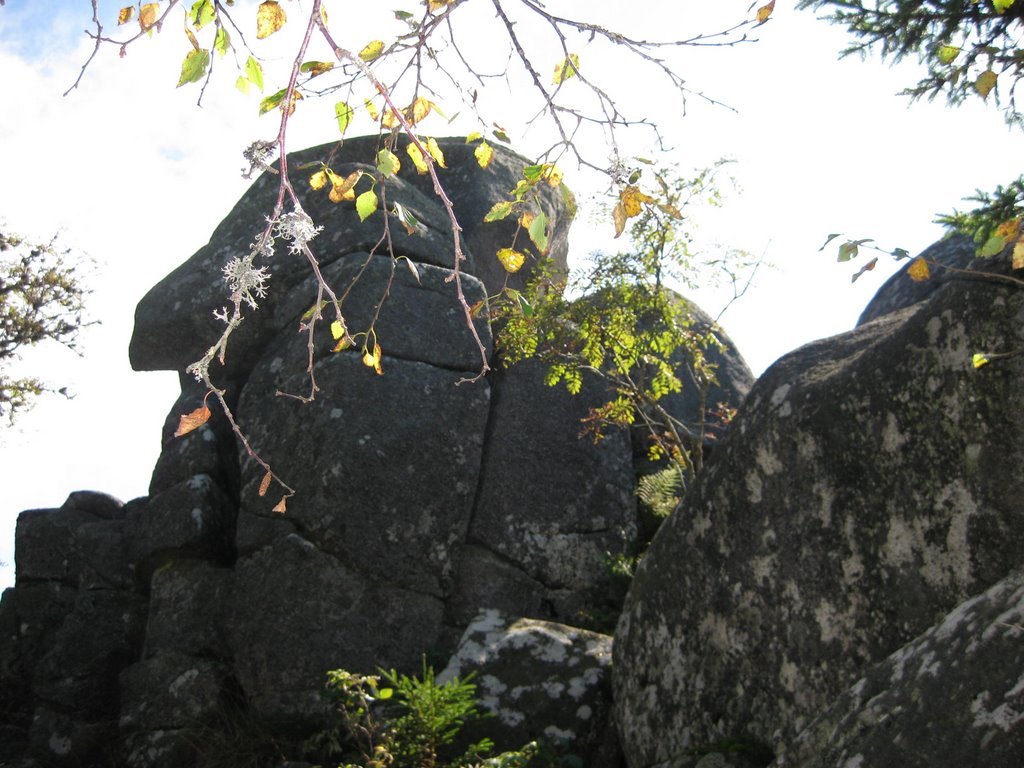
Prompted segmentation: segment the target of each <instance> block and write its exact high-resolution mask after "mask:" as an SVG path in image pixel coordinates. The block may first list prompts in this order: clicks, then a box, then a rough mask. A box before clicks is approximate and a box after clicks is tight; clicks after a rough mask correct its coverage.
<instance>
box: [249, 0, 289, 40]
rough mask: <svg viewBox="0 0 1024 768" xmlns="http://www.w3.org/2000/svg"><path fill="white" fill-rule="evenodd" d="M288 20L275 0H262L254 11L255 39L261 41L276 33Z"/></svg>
mask: <svg viewBox="0 0 1024 768" xmlns="http://www.w3.org/2000/svg"><path fill="white" fill-rule="evenodd" d="M287 20H288V17H287V16H285V13H284V8H282V7H281V4H280V3H278V2H277V0H263V2H262V3H260V8H259V10H258V11H256V39H258V40H262V39H263V38H265V37H270V36H271V35H272V34H274V33H275V32H277V30H279V29H280V28H281V27H283V26H284V23H285V22H286V21H287Z"/></svg>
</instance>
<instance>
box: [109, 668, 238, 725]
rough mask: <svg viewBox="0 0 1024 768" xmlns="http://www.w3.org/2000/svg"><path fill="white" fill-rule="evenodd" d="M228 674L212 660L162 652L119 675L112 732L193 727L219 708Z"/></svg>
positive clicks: (222, 704)
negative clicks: (117, 716)
mask: <svg viewBox="0 0 1024 768" xmlns="http://www.w3.org/2000/svg"><path fill="white" fill-rule="evenodd" d="M228 678H229V673H228V669H227V667H226V666H225V665H224V664H222V663H220V662H216V661H210V660H208V659H197V658H194V657H191V656H186V655H184V654H179V653H165V654H161V655H160V656H156V657H154V658H151V659H146V660H145V661H140V662H138V663H136V664H132V665H131V666H130V667H127V668H125V669H124V670H123V671H122V672H121V675H120V678H119V680H120V686H121V717H120V720H119V722H118V727H120V728H121V729H122V730H132V731H140V730H141V731H158V730H177V729H181V728H196V727H197V726H198V725H200V724H202V723H204V722H207V721H209V720H210V719H211V718H213V717H214V716H216V715H217V714H218V713H219V712H220V711H222V710H223V709H224V706H225V697H226V686H227V683H228Z"/></svg>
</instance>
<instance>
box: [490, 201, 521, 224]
mask: <svg viewBox="0 0 1024 768" xmlns="http://www.w3.org/2000/svg"><path fill="white" fill-rule="evenodd" d="M513 208H514V203H513V202H512V201H511V200H502V201H501V202H500V203H495V204H494V205H492V206H491V210H489V211H488V212H487V215H485V216H484V221H488V222H489V221H501V220H502V219H504V218H506V217H507V216H509V214H511V213H512V210H513Z"/></svg>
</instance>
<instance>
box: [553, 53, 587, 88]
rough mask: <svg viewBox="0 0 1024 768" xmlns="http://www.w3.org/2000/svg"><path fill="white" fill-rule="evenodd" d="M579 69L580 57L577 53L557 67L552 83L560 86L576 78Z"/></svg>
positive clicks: (559, 63)
mask: <svg viewBox="0 0 1024 768" xmlns="http://www.w3.org/2000/svg"><path fill="white" fill-rule="evenodd" d="M579 69H580V57H579V56H578V55H577V54H575V53H570V54H569V55H568V56H566V57H564V58H563V59H562V60H561V61H560V62H558V63H557V64H556V65H555V74H554V77H552V78H551V81H552V82H553V83H554V84H555V85H559V84H560V83H562V82H563V81H565V80H568V79H569V78H570V77H576V75H577V73H578V72H579Z"/></svg>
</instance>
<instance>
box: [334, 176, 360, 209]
mask: <svg viewBox="0 0 1024 768" xmlns="http://www.w3.org/2000/svg"><path fill="white" fill-rule="evenodd" d="M362 176H363V172H362V171H352V173H350V174H349V175H348V176H346V177H345V178H341V176H338V175H337V174H335V173H334V172H333V171H327V177H328V178H329V179H330V181H331V192H330V194H329V195H327V197H328V198H329V199H330V201H331V202H332V203H340V202H341V201H342V200H355V199H356V193H355V186H356V182H357V181H359V179H360V178H362Z"/></svg>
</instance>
